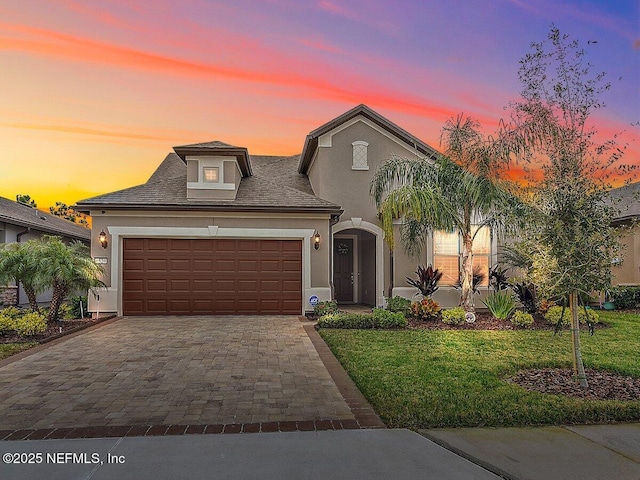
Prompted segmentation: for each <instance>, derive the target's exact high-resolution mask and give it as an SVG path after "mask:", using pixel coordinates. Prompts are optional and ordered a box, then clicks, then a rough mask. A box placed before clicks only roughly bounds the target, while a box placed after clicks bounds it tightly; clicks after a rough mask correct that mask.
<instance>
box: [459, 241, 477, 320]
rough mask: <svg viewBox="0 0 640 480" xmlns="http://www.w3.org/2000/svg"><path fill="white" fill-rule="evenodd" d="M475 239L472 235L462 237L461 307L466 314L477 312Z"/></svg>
mask: <svg viewBox="0 0 640 480" xmlns="http://www.w3.org/2000/svg"><path fill="white" fill-rule="evenodd" d="M472 245H473V239H472V237H471V234H470V233H467V234H464V235H463V236H462V282H461V283H462V293H461V297H460V305H461V306H462V308H464V311H465V312H475V306H474V303H473V251H472Z"/></svg>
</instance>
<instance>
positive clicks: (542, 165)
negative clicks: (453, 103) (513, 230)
mask: <svg viewBox="0 0 640 480" xmlns="http://www.w3.org/2000/svg"><path fill="white" fill-rule="evenodd" d="M590 43H592V42H590ZM593 43H594V42H593ZM518 76H519V79H520V82H521V83H522V85H523V90H522V92H521V96H522V99H521V100H520V101H517V102H514V103H513V104H512V105H511V112H512V114H511V122H510V124H509V125H505V128H504V130H503V132H502V139H503V141H504V142H505V143H509V144H510V146H511V148H512V151H513V152H515V153H516V154H518V155H519V156H521V158H523V159H525V160H526V161H527V162H529V166H530V168H529V171H530V174H531V177H530V179H529V180H530V182H529V198H530V199H531V201H532V206H533V208H532V209H531V212H533V214H532V215H531V216H530V217H529V218H528V220H529V222H528V228H527V229H526V230H524V232H525V233H527V234H528V236H529V238H530V239H531V240H533V241H534V242H538V243H539V244H540V245H541V248H542V249H543V250H544V251H545V252H547V254H548V255H549V256H550V259H549V261H548V262H545V264H544V265H541V268H544V269H545V271H546V276H547V278H548V280H547V281H545V282H544V283H545V284H544V285H541V287H542V288H543V290H544V293H546V294H547V295H556V296H561V297H564V298H565V299H568V301H569V309H570V314H571V331H572V344H573V368H574V374H575V377H576V380H577V381H578V382H579V383H580V385H582V386H584V387H586V386H588V383H587V378H586V375H585V370H584V365H583V361H582V354H581V349H580V330H579V322H578V308H579V304H578V299H579V297H580V294H584V295H589V294H590V293H591V292H593V291H598V290H605V289H606V288H608V287H609V285H610V284H611V261H612V259H613V258H614V257H615V256H617V255H618V254H619V248H620V244H619V242H618V239H617V236H616V232H615V230H614V229H613V228H612V227H610V220H611V218H613V216H614V210H615V208H614V207H612V206H611V204H610V203H608V202H607V201H606V195H607V190H608V188H609V186H608V185H607V174H606V172H607V171H616V168H617V171H618V172H623V171H626V169H625V167H624V166H620V165H619V163H620V162H619V161H620V159H621V156H622V154H623V152H624V147H622V148H621V147H620V146H619V145H618V144H617V141H616V138H613V139H612V140H609V141H607V142H604V143H598V142H597V140H596V138H597V137H596V130H595V128H594V126H593V122H592V120H591V117H592V114H593V113H594V112H595V111H596V110H598V109H600V108H602V107H604V106H605V104H604V102H603V101H602V99H601V98H600V97H601V95H602V94H603V93H604V92H606V91H607V90H609V88H610V85H609V83H606V82H605V81H604V76H605V75H604V73H598V74H592V73H591V65H590V64H589V63H588V62H587V60H586V51H585V50H584V49H583V48H582V47H581V46H580V44H579V43H578V42H577V41H575V40H570V39H569V37H568V36H567V35H563V34H561V33H560V31H559V30H558V29H557V28H556V27H554V26H552V27H551V30H550V32H549V34H548V36H547V40H546V41H543V42H539V43H532V44H531V51H530V52H529V53H527V54H526V55H525V56H524V58H523V59H522V60H521V61H520V69H519V72H518Z"/></svg>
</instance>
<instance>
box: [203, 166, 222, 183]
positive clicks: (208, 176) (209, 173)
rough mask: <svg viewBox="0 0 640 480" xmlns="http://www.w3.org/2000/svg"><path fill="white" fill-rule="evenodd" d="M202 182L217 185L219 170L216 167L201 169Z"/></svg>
mask: <svg viewBox="0 0 640 480" xmlns="http://www.w3.org/2000/svg"><path fill="white" fill-rule="evenodd" d="M202 180H203V181H204V182H205V183H219V182H220V169H219V168H218V167H203V168H202Z"/></svg>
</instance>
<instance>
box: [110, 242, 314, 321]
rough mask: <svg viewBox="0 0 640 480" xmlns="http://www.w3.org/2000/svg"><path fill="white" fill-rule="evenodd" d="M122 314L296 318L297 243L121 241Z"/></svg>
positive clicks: (299, 298)
mask: <svg viewBox="0 0 640 480" xmlns="http://www.w3.org/2000/svg"><path fill="white" fill-rule="evenodd" d="M122 258H123V282H122V283H123V292H122V309H123V313H124V314H125V315H192V314H209V315H211V314H240V315H256V314H294V315H297V314H300V313H301V311H302V242H301V241H299V240H248V239H247V240H233V239H224V240H210V239H197V240H196V239H194V240H187V239H169V238H167V239H161V238H125V239H124V240H123V255H122Z"/></svg>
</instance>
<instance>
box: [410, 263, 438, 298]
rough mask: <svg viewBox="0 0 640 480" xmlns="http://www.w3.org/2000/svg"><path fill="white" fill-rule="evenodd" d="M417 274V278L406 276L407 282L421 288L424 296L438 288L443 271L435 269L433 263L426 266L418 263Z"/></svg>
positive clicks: (431, 293)
mask: <svg viewBox="0 0 640 480" xmlns="http://www.w3.org/2000/svg"><path fill="white" fill-rule="evenodd" d="M416 275H417V278H416V279H415V280H414V279H412V278H409V277H405V278H406V279H407V283H408V284H409V285H411V286H412V287H416V288H417V289H418V290H420V293H421V294H422V295H423V296H425V297H428V296H430V295H433V294H434V292H435V291H436V290H438V288H439V287H438V282H439V281H440V279H441V278H442V272H441V271H440V270H438V269H437V268H436V269H435V270H434V268H433V267H432V266H431V265H429V266H428V267H426V268H425V267H422V266H420V265H418V269H417V270H416Z"/></svg>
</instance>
